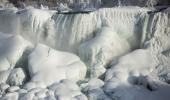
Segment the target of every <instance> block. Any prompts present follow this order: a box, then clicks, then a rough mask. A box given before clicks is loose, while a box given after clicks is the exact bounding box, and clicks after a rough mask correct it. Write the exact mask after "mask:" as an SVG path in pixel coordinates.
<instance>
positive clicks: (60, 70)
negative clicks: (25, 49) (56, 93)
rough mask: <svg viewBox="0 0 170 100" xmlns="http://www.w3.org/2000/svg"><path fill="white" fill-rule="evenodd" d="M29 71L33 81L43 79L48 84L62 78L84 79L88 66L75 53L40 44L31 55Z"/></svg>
mask: <svg viewBox="0 0 170 100" xmlns="http://www.w3.org/2000/svg"><path fill="white" fill-rule="evenodd" d="M29 72H30V75H31V77H32V81H42V82H44V83H45V84H46V85H47V86H48V85H51V84H53V83H54V82H59V81H60V80H62V79H70V80H73V81H78V80H81V79H83V78H84V77H85V75H86V66H85V64H84V63H83V62H82V61H81V60H80V59H79V57H78V56H76V55H74V54H71V53H67V52H61V51H57V50H54V49H52V48H50V47H47V46H45V45H42V44H38V45H37V46H36V47H35V49H34V51H33V52H32V53H31V54H30V55H29Z"/></svg>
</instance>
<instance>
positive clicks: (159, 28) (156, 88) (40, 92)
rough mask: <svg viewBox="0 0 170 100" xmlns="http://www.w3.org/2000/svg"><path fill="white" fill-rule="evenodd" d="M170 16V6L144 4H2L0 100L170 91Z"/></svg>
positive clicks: (122, 98)
mask: <svg viewBox="0 0 170 100" xmlns="http://www.w3.org/2000/svg"><path fill="white" fill-rule="evenodd" d="M118 1H119V3H120V4H121V3H122V0H118ZM169 15H170V11H169V9H163V10H157V9H153V8H141V7H114V8H101V9H98V10H96V11H92V12H86V13H82V12H76V13H72V12H69V13H59V12H57V11H55V10H47V9H35V8H32V7H27V8H25V9H21V10H17V9H1V10H0V32H2V33H0V42H1V43H0V79H1V80H0V90H1V91H0V99H1V97H2V98H3V99H4V98H10V97H13V98H16V100H17V98H20V99H19V100H33V99H37V98H43V100H53V99H54V100H55V98H57V100H65V99H68V100H72V99H73V100H87V99H89V100H115V99H116V100H136V97H135V96H136V95H137V96H139V97H141V98H142V97H143V96H144V97H145V96H146V97H148V98H149V100H155V98H156V100H161V99H159V97H164V96H163V95H162V93H164V92H165V94H166V96H165V97H168V96H169V95H167V92H169V91H170V86H169V84H167V83H168V82H169V81H170V68H169V66H170V41H169V40H170V16H169ZM4 52H5V53H4ZM25 82H26V83H25ZM6 83H7V84H9V85H10V86H9V85H7V84H6ZM13 85H14V86H13ZM15 85H17V86H15ZM66 87H68V88H66ZM166 87H167V88H166ZM21 88H22V89H21ZM6 89H7V90H6ZM168 89H169V90H168ZM5 91H8V92H9V93H8V94H5ZM17 91H19V92H17ZM128 91H131V93H132V94H130V92H128ZM133 93H134V94H133ZM1 94H2V95H1ZM21 94H24V95H23V96H21ZM156 94H158V98H157V96H155V95H156ZM141 100H142V99H141ZM165 100H168V99H167V98H165Z"/></svg>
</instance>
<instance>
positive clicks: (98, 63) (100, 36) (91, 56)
mask: <svg viewBox="0 0 170 100" xmlns="http://www.w3.org/2000/svg"><path fill="white" fill-rule="evenodd" d="M128 51H130V46H129V44H128V42H127V41H126V40H125V39H124V38H121V37H120V36H119V35H118V34H117V33H115V32H114V31H113V30H112V28H109V27H103V28H101V29H100V30H99V32H97V33H96V36H95V37H94V38H93V39H92V40H89V41H87V42H85V43H83V44H82V45H81V47H80V50H79V52H80V53H79V55H80V57H81V58H82V59H83V61H85V62H86V64H87V66H88V67H89V70H90V72H91V73H90V74H91V75H90V76H91V77H99V76H101V75H102V74H103V73H104V72H105V71H106V69H105V67H106V65H107V64H108V63H110V61H111V60H112V59H113V58H116V57H118V56H121V55H123V54H125V53H127V52H128Z"/></svg>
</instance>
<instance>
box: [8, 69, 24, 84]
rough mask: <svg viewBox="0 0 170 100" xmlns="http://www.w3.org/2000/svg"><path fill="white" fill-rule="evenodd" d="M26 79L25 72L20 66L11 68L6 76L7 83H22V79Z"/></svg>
mask: <svg viewBox="0 0 170 100" xmlns="http://www.w3.org/2000/svg"><path fill="white" fill-rule="evenodd" d="M25 79H26V75H25V72H24V71H23V69H22V68H15V69H13V70H12V71H11V72H10V74H9V77H8V80H7V83H8V84H9V85H11V86H12V85H14V86H15V85H23V83H24V81H25Z"/></svg>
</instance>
